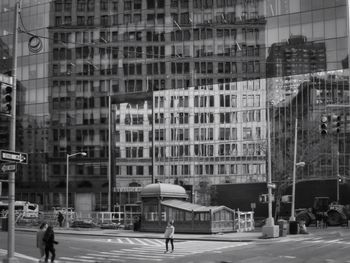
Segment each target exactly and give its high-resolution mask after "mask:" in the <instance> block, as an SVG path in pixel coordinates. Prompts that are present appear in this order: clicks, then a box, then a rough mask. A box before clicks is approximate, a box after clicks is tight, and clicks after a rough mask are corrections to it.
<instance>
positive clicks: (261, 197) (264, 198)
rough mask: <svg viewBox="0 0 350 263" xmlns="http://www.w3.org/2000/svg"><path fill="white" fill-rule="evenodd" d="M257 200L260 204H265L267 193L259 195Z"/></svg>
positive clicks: (267, 199) (267, 197)
mask: <svg viewBox="0 0 350 263" xmlns="http://www.w3.org/2000/svg"><path fill="white" fill-rule="evenodd" d="M259 202H260V203H262V204H267V203H268V202H269V195H268V194H261V195H259Z"/></svg>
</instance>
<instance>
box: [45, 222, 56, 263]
mask: <svg viewBox="0 0 350 263" xmlns="http://www.w3.org/2000/svg"><path fill="white" fill-rule="evenodd" d="M43 240H44V242H45V262H48V259H49V253H51V262H54V260H55V257H56V251H55V247H54V244H58V242H57V241H56V240H55V233H54V232H53V228H52V226H48V227H47V229H46V231H45V235H44V238H43Z"/></svg>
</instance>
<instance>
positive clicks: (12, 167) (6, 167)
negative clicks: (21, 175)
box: [0, 163, 17, 173]
mask: <svg viewBox="0 0 350 263" xmlns="http://www.w3.org/2000/svg"><path fill="white" fill-rule="evenodd" d="M16 168H17V167H16V164H15V163H3V164H1V165H0V171H1V172H2V173H9V172H16Z"/></svg>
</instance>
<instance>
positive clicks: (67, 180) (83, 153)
mask: <svg viewBox="0 0 350 263" xmlns="http://www.w3.org/2000/svg"><path fill="white" fill-rule="evenodd" d="M76 155H82V156H86V155H87V153H86V152H77V153H72V154H67V173H66V227H67V228H68V227H69V222H68V182H69V158H70V157H73V156H76Z"/></svg>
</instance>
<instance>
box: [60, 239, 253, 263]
mask: <svg viewBox="0 0 350 263" xmlns="http://www.w3.org/2000/svg"><path fill="white" fill-rule="evenodd" d="M132 241H133V242H134V241H136V240H132ZM153 241H155V240H153ZM137 242H139V241H137ZM142 242H144V239H142ZM142 242H139V244H141V243H142ZM154 243H155V244H154V245H153V246H151V245H143V246H137V247H135V246H133V247H131V248H123V249H120V250H111V251H101V252H97V253H96V252H95V253H87V254H86V255H81V256H78V255H77V256H74V257H71V258H70V257H60V258H58V261H57V262H72V263H73V262H140V263H141V262H144V261H149V262H162V261H164V260H167V259H176V258H179V257H184V256H188V255H193V254H199V253H205V252H213V251H220V250H222V249H226V248H234V247H241V246H246V245H248V244H250V243H248V242H220V241H184V242H175V244H174V246H175V250H174V252H173V253H170V252H168V253H164V246H165V245H164V242H162V243H161V244H160V243H159V242H156V241H155V242H154ZM130 244H131V243H130ZM160 245H161V246H162V247H160Z"/></svg>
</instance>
